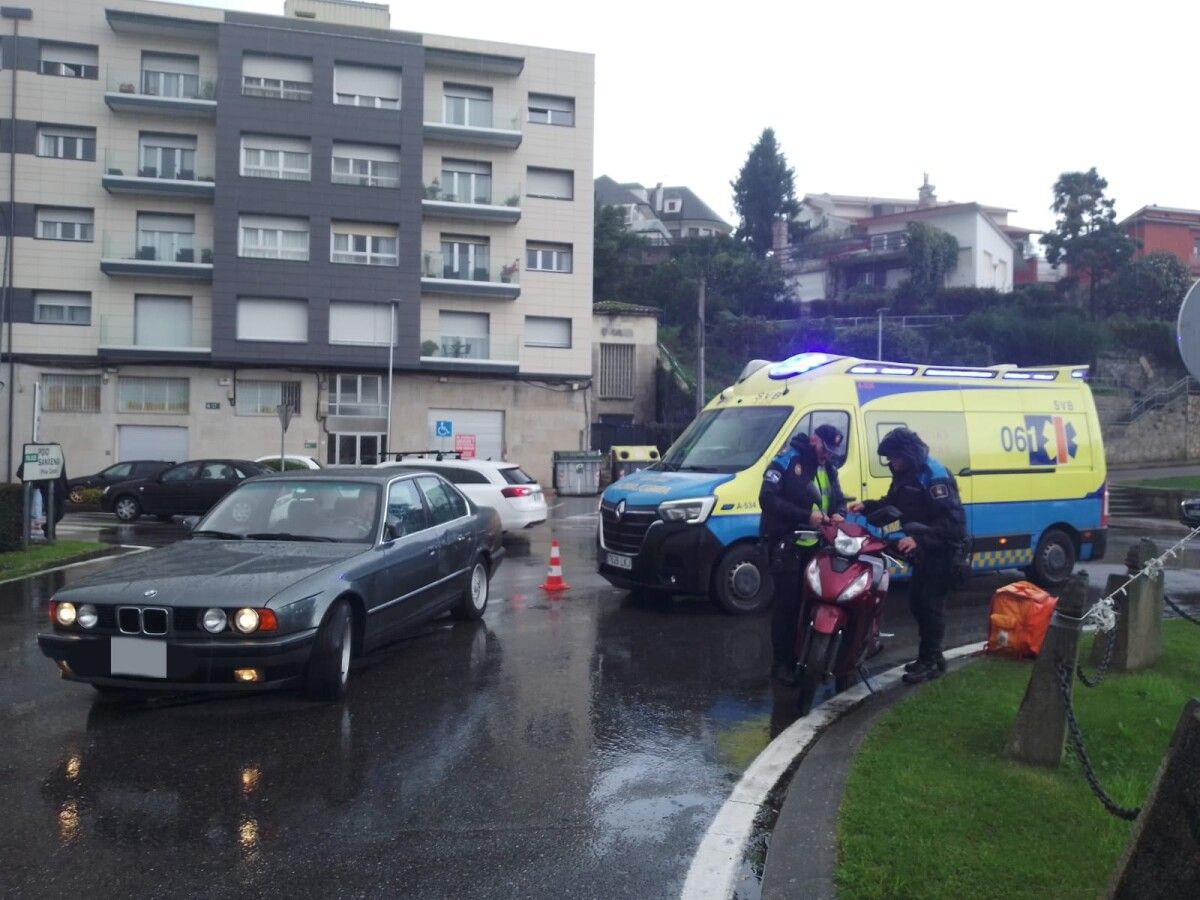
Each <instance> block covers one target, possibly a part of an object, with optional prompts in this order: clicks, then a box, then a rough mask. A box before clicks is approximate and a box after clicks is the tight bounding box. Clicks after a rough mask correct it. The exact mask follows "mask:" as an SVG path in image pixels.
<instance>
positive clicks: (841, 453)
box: [788, 409, 851, 469]
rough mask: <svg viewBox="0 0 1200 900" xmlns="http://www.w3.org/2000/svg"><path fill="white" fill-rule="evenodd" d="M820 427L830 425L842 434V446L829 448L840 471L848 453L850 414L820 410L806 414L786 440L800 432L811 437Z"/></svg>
mask: <svg viewBox="0 0 1200 900" xmlns="http://www.w3.org/2000/svg"><path fill="white" fill-rule="evenodd" d="M822 425H832V426H833V427H834V428H836V429H837V430H838V431H839V432H841V434H842V438H843V441H842V446H840V447H831V448H830V450H831V451H832V452H833V457H834V460H835V461H836V464H837V467H838V468H839V469H840V468H841V467H842V466H843V465H844V464H845V462H846V459H847V458H848V455H849V452H850V437H851V435H850V414H849V413H848V412H845V411H843V410H840V409H822V410H817V411H816V412H810V413H806V414H805V415H804V417H803V418H802V419H800V421H799V422H798V423H797V424H796V427H795V429H794V430H793V431H792V433H791V434H790V435H788V440H789V441H791V439H792V438H793V437H795V436H796V435H797V434H800V433H801V432H803V433H804V434H807V435H808V436H809V437H812V434H813V432H814V431H815V430H816V429H818V428H820V427H821V426H822Z"/></svg>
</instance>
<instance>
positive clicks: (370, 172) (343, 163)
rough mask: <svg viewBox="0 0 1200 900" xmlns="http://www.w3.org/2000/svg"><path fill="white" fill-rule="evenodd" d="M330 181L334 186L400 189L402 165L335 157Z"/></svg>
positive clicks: (374, 160)
mask: <svg viewBox="0 0 1200 900" xmlns="http://www.w3.org/2000/svg"><path fill="white" fill-rule="evenodd" d="M330 181H332V182H333V183H334V184H357V185H359V186H361V187H380V188H394V187H399V186H400V163H398V162H387V161H384V160H378V159H355V158H353V157H349V156H337V155H335V156H334V157H333V171H332V172H331V174H330Z"/></svg>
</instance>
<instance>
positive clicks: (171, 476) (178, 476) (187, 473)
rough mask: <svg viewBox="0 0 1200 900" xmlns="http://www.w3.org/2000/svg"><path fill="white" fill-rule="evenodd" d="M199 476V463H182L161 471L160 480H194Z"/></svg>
mask: <svg viewBox="0 0 1200 900" xmlns="http://www.w3.org/2000/svg"><path fill="white" fill-rule="evenodd" d="M199 477H200V463H184V464H183V465H182V466H176V467H175V468H173V469H167V471H165V472H163V474H162V480H163V481H164V482H172V481H195V480H196V479H197V478H199Z"/></svg>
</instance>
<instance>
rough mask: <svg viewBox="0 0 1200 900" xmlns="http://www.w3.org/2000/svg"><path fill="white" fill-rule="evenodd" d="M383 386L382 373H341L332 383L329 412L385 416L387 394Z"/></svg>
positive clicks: (337, 414) (372, 416)
mask: <svg viewBox="0 0 1200 900" xmlns="http://www.w3.org/2000/svg"><path fill="white" fill-rule="evenodd" d="M383 387H384V384H383V376H382V375H342V374H339V375H337V376H335V377H334V380H333V384H331V385H330V389H329V414H330V415H331V416H366V417H371V418H383V417H384V416H386V415H387V394H386V393H385V392H384V390H383Z"/></svg>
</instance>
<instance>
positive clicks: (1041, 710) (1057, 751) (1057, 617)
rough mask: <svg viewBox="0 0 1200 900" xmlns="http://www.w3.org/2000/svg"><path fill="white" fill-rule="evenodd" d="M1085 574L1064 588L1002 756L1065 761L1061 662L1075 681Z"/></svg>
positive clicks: (1028, 760) (1043, 761) (1042, 763)
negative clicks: (1059, 668) (1059, 665)
mask: <svg viewBox="0 0 1200 900" xmlns="http://www.w3.org/2000/svg"><path fill="white" fill-rule="evenodd" d="M1087 584H1088V582H1087V576H1086V575H1075V576H1072V578H1071V580H1070V581H1068V582H1067V583H1066V584H1065V585H1064V586H1063V591H1062V594H1061V595H1060V596H1059V598H1058V605H1057V607H1056V608H1055V611H1054V618H1052V619H1051V620H1050V628H1049V630H1048V631H1047V632H1046V640H1045V641H1044V642H1043V643H1042V652H1041V653H1039V654H1038V658H1037V660H1035V661H1034V664H1033V672H1032V674H1031V675H1030V676H1029V686H1028V687H1027V688H1025V697H1024V699H1023V700H1022V701H1021V708H1020V709H1018V710H1017V717H1016V719H1015V720H1014V721H1013V725H1012V730H1011V731H1010V732H1009V733H1008V743H1007V744H1006V745H1005V747H1004V755H1005V756H1008V757H1010V758H1012V759H1016V760H1019V761H1020V762H1024V763H1031V764H1033V765H1037V766H1051V767H1054V766H1057V765H1058V764H1059V763H1061V762H1062V757H1063V750H1064V748H1065V747H1066V740H1067V711H1066V708H1065V707H1064V706H1063V699H1062V689H1061V688H1060V687H1059V680H1058V664H1059V662H1060V661H1062V662H1064V663H1066V664H1067V665H1069V666H1070V667H1071V673H1072V674H1071V680H1072V682H1073V681H1074V679H1075V675H1074V673H1075V664H1076V661H1077V660H1078V658H1079V634H1080V631H1081V630H1082V624H1083V623H1082V622H1080V621H1079V619H1080V617H1081V616H1082V615H1083V611H1084V609H1085V608H1086V605H1087Z"/></svg>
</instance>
